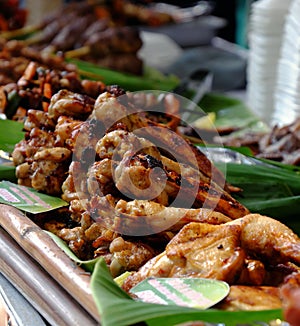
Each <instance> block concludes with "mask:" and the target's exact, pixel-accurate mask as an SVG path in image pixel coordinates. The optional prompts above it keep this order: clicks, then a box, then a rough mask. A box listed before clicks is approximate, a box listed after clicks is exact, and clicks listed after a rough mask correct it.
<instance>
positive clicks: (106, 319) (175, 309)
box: [91, 259, 282, 326]
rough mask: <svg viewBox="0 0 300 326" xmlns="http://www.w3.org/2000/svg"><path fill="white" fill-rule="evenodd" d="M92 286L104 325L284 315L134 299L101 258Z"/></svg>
mask: <svg viewBox="0 0 300 326" xmlns="http://www.w3.org/2000/svg"><path fill="white" fill-rule="evenodd" d="M91 290H92V295H93V297H94V299H95V302H96V305H97V307H98V309H99V313H100V316H101V325H103V326H115V325H118V326H126V325H134V324H136V323H140V322H145V323H146V324H147V325H153V326H154V325H155V326H168V325H170V326H171V325H176V324H178V323H181V322H186V321H198V320H199V321H205V322H210V323H224V324H225V325H226V326H233V325H237V324H250V325H251V324H254V323H255V322H257V321H259V322H269V321H271V320H275V319H282V311H281V310H265V311H241V312H230V311H221V310H216V309H209V310H198V309H192V308H186V307H180V306H168V305H158V304H151V303H143V302H140V301H134V300H133V299H131V298H130V297H129V295H128V294H127V293H125V292H124V291H123V290H122V289H121V288H120V287H119V286H118V285H117V284H116V282H114V280H113V278H112V277H111V275H110V272H109V270H108V268H107V266H106V263H105V261H104V259H99V260H98V261H97V263H96V265H95V269H94V272H93V274H92V277H91Z"/></svg>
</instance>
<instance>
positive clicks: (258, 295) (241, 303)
mask: <svg viewBox="0 0 300 326" xmlns="http://www.w3.org/2000/svg"><path fill="white" fill-rule="evenodd" d="M215 308H216V309H221V310H228V311H237V310H269V309H281V308H282V302H281V299H280V296H279V289H278V288H277V287H272V286H246V285H231V286H230V292H229V294H228V296H227V297H226V298H225V299H224V300H222V301H221V302H220V303H219V304H217V305H216V306H215Z"/></svg>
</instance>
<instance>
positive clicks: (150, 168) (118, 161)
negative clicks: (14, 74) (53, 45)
mask: <svg viewBox="0 0 300 326" xmlns="http://www.w3.org/2000/svg"><path fill="white" fill-rule="evenodd" d="M107 90H108V91H107ZM122 94H124V93H122V92H121V91H120V90H119V89H118V88H111V89H109V88H107V89H105V92H103V93H102V94H100V95H99V96H98V98H97V99H96V101H95V100H94V99H92V98H91V97H88V96H86V95H82V94H77V93H72V92H70V91H67V90H61V91H59V92H58V93H56V94H55V95H54V96H53V97H52V98H51V102H50V105H49V108H48V112H44V111H37V110H29V111H28V117H27V119H26V121H25V129H26V130H27V135H26V138H25V139H24V140H23V141H21V142H20V143H19V144H17V145H16V147H15V150H14V152H13V154H12V156H13V159H14V162H15V164H16V166H17V170H16V171H17V177H18V182H19V183H20V184H23V185H27V186H31V187H33V188H35V189H38V190H40V191H44V192H47V193H49V194H55V195H60V194H62V197H63V198H64V199H65V200H67V201H69V202H70V210H71V212H72V214H71V217H72V219H73V220H74V221H76V222H78V223H85V224H86V225H87V226H90V224H91V222H92V220H93V219H96V220H97V219H98V218H99V219H100V220H99V221H98V222H97V223H99V224H100V225H102V224H103V223H102V222H101V216H102V215H106V216H108V215H109V213H110V212H109V209H110V208H109V207H106V206H105V205H103V203H104V204H105V201H107V200H108V201H109V202H111V203H113V207H114V214H113V218H112V221H109V222H111V223H112V225H113V228H114V229H115V230H117V232H115V233H120V234H122V233H126V232H127V233H128V232H129V230H131V231H130V232H140V230H141V229H142V230H143V232H148V234H152V233H155V232H157V230H159V229H169V230H170V232H173V231H174V232H176V231H177V230H178V229H179V228H180V227H181V226H182V225H184V224H185V223H187V222H189V221H195V220H201V221H202V220H209V221H210V222H211V223H218V221H219V220H221V221H222V219H225V220H228V219H230V218H237V217H240V216H243V215H245V214H247V212H248V210H247V209H246V208H245V207H243V206H242V205H241V204H240V203H238V202H237V201H236V200H235V199H234V198H233V197H232V196H231V195H230V194H229V193H228V192H227V191H224V190H223V186H224V184H225V180H224V177H223V176H222V175H221V173H220V172H219V171H218V170H216V169H215V168H212V164H211V163H210V161H209V160H208V159H207V158H206V157H205V155H203V154H202V153H201V152H200V151H199V150H198V149H197V148H195V147H194V146H193V145H191V144H190V143H188V145H187V147H186V148H185V147H184V144H180V138H179V137H178V139H177V137H175V135H174V132H173V133H172V134H170V135H168V133H167V131H168V130H169V128H168V127H167V126H166V125H162V124H158V123H156V122H154V121H152V120H149V119H148V118H146V117H145V116H144V113H143V112H142V111H141V112H138V113H134V114H129V112H128V111H127V109H126V108H125V106H123V105H122V104H121V102H120V103H118V101H117V99H118V98H122V100H123V98H124V96H125V97H126V98H127V95H122ZM118 95H122V96H121V97H118ZM128 98H129V97H128ZM119 114H125V115H126V117H123V118H120V119H117V120H115V123H113V124H112V126H111V127H109V128H108V129H107V130H106V129H105V128H104V129H103V122H104V121H106V122H107V123H109V121H110V120H111V119H116V117H118V116H119ZM89 115H92V116H93V119H92V120H91V122H90V123H87V122H86V121H85V119H86V118H87V117H88V116H89ZM149 126H150V127H151V128H149V130H148V131H147V127H149ZM154 126H157V127H159V128H158V129H157V130H155V128H154V129H153V127H154ZM101 130H102V132H103V135H100V136H99V135H98V134H97V133H99V131H101ZM135 130H140V131H143V132H145V134H142V135H135V134H134V133H133V132H134V131H135ZM83 131H87V134H86V135H85V134H84V133H83ZM96 132H97V133H96ZM149 132H150V134H149ZM163 132H166V134H165V135H164V134H163ZM82 133H83V136H82ZM95 133H96V134H95ZM88 135H93V136H88ZM177 136H178V135H177ZM85 137H88V139H86V138H85ZM81 138H82V139H81ZM125 140H126V141H125ZM157 141H159V142H160V144H161V145H160V146H161V147H163V143H164V142H165V143H168V144H169V146H170V145H171V147H172V148H177V150H178V155H179V157H180V156H181V157H182V158H185V157H186V153H185V151H186V150H187V149H189V148H191V149H192V151H191V153H194V154H195V156H196V159H195V160H194V161H193V160H192V159H189V160H188V161H186V162H185V163H184V164H182V167H180V165H179V163H178V162H177V163H176V161H174V158H172V157H168V156H166V154H164V155H162V153H161V152H160V150H159V149H158V147H157V145H155V144H156V143H157ZM81 144H82V146H83V147H81ZM87 144H89V146H87ZM133 144H134V145H136V146H140V147H141V148H143V149H141V150H140V151H138V153H136V154H135V155H131V153H132V150H133V148H132V146H133ZM75 145H76V151H75V150H74V146H75ZM144 148H146V149H144ZM114 149H115V155H116V156H113V157H112V156H111V153H112V151H114ZM118 150H120V152H118ZM93 151H96V152H95V153H94V152H93ZM75 153H76V155H78V153H81V154H80V157H78V158H77V159H75V160H73V162H72V163H71V157H72V155H73V157H74V155H75ZM93 153H94V155H95V157H96V160H95V162H93V163H92V164H91V166H90V167H89V169H88V170H87V171H85V168H86V167H85V166H84V164H83V163H82V162H84V161H85V160H87V158H88V157H91V155H92V157H93ZM81 155H82V157H81ZM70 163H71V165H70ZM183 167H184V171H180V169H182V168H183ZM198 169H199V171H198ZM68 170H69V171H68ZM152 173H153V175H152ZM80 175H83V179H84V180H85V181H82V183H81V184H80V187H82V189H81V190H79V189H76V185H75V183H76V180H74V176H76V178H78V177H79V176H80ZM116 176H117V178H118V181H117V182H114V177H116ZM128 176H130V178H131V179H132V180H133V181H132V182H133V184H129V183H127V181H126V178H127V177H128ZM151 178H154V179H155V180H156V178H161V180H164V179H165V181H166V184H165V186H164V184H163V183H162V184H159V185H158V186H157V185H155V184H154V188H153V193H151V195H153V196H154V197H153V198H152V197H151V198H152V199H151V201H147V198H148V197H147V196H149V194H147V188H148V187H149V184H150V183H151ZM199 180H200V182H199ZM156 182H157V181H156ZM155 187H157V188H155ZM225 187H226V189H230V186H229V185H227V184H225ZM98 188H99V189H98ZM181 188H182V189H181ZM97 189H98V190H99V191H100V193H99V191H98V190H97ZM150 189H151V191H152V188H150ZM193 191H194V193H195V198H192V202H191V203H190V206H193V209H194V210H191V211H190V210H189V209H188V208H189V207H187V205H189V203H188V201H189V197H192V196H193ZM79 192H82V193H86V194H87V196H88V198H87V199H85V198H83V199H80V198H78V193H79ZM176 197H177V199H176ZM130 198H132V200H130ZM175 199H176V200H177V206H178V205H181V206H182V208H178V209H177V208H176V209H175V208H172V207H168V206H170V205H171V204H172V202H173V201H174V200H175ZM86 201H88V203H89V204H88V205H87V207H83V206H82V203H84V202H86ZM204 203H206V205H207V207H205V208H207V209H208V210H207V211H205V210H201V209H200V208H201V207H202V206H203V205H204ZM184 205H186V206H184ZM166 207H167V208H166ZM211 207H216V213H210V211H209V209H210V208H211ZM165 208H166V209H167V210H166V212H165V213H164V214H167V217H166V218H164V219H162V217H161V216H160V214H162V213H161V211H162V209H165ZM106 209H107V210H106ZM116 212H118V214H117V215H116ZM142 212H145V213H146V215H145V216H144V217H143V216H141V213H142ZM149 212H150V213H151V214H154V216H152V218H151V219H149V218H147V216H148V215H147V214H148V213H149ZM217 212H219V213H217ZM94 214H96V215H97V216H99V217H95V216H92V217H91V215H94ZM211 214H213V215H212V216H211ZM214 214H217V215H214ZM139 215H140V218H139V217H138V216H139ZM226 216H228V217H226ZM125 217H127V218H125ZM83 220H84V221H85V222H83ZM80 221H81V222H80ZM104 229H107V226H106V227H105V228H104ZM61 232H66V231H61ZM72 232H73V231H72V230H71V231H70V232H67V233H68V234H69V233H72ZM82 232H83V229H82ZM94 240H96V239H94ZM111 240H112V239H111ZM96 243H97V241H96ZM96 249H97V248H96ZM94 250H95V249H94ZM75 251H76V253H77V254H79V256H81V257H82V256H83V255H87V253H86V252H85V250H84V249H83V248H77V250H75ZM90 254H91V252H89V254H88V255H90Z"/></svg>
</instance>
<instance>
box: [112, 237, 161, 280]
mask: <svg viewBox="0 0 300 326" xmlns="http://www.w3.org/2000/svg"><path fill="white" fill-rule="evenodd" d="M109 251H110V252H111V253H112V261H111V264H110V271H111V273H112V275H113V276H117V275H120V274H121V273H122V272H124V271H132V270H134V271H136V270H138V269H139V268H140V267H141V266H142V265H144V264H145V263H146V262H147V261H148V260H149V259H151V258H153V257H154V256H155V254H156V253H155V250H154V249H153V248H151V247H150V246H149V245H146V244H144V243H142V242H133V241H125V240H124V239H123V238H122V237H118V238H116V239H114V240H113V241H112V242H111V244H110V246H109Z"/></svg>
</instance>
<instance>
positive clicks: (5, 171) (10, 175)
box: [0, 164, 17, 182]
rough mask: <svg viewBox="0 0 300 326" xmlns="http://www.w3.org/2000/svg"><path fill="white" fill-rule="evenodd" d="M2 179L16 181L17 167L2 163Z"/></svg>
mask: <svg viewBox="0 0 300 326" xmlns="http://www.w3.org/2000/svg"><path fill="white" fill-rule="evenodd" d="M0 180H9V181H11V182H16V181H17V178H16V168H15V167H14V166H10V165H5V164H0Z"/></svg>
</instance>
